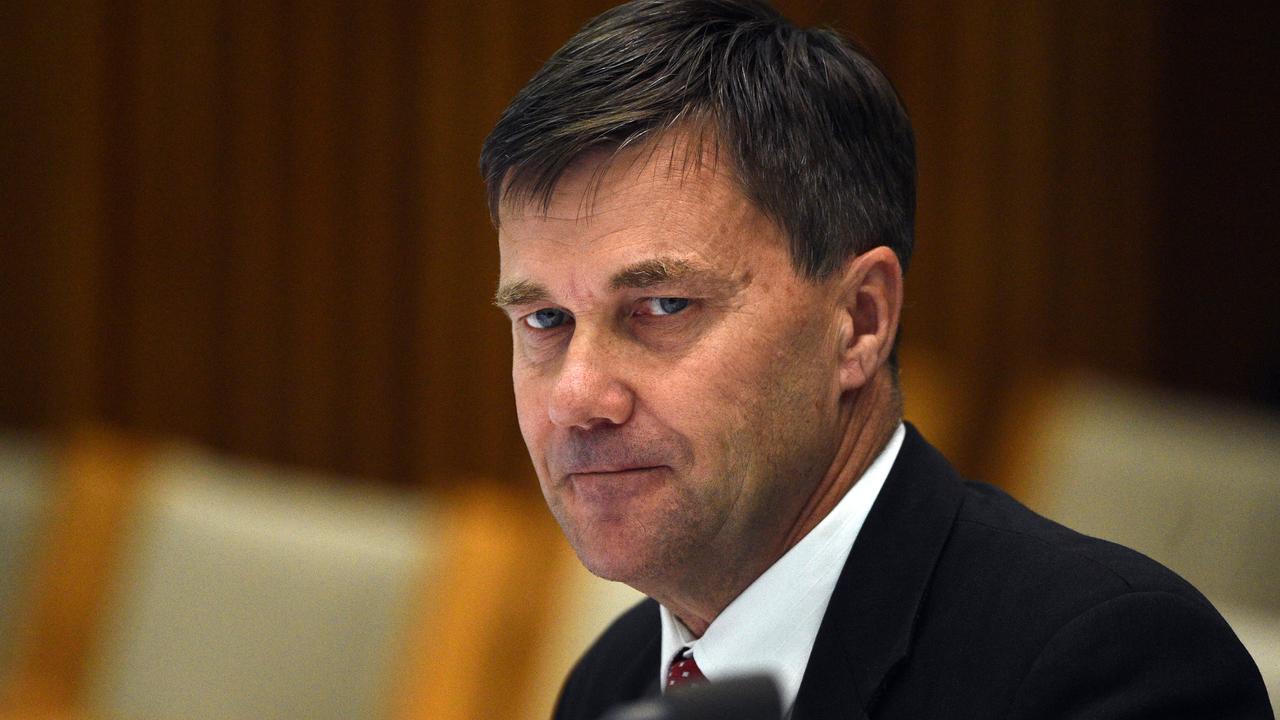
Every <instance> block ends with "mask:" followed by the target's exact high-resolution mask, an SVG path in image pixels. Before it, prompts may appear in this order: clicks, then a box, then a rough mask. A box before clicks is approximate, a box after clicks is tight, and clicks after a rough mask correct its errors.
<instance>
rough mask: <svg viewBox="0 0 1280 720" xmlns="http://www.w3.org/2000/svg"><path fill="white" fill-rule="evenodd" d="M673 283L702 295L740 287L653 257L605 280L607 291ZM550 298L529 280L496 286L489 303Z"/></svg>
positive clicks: (682, 262) (684, 262) (509, 303)
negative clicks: (692, 286)
mask: <svg viewBox="0 0 1280 720" xmlns="http://www.w3.org/2000/svg"><path fill="white" fill-rule="evenodd" d="M674 282H694V283H697V285H698V286H699V288H700V289H701V291H703V292H710V291H713V290H719V289H723V290H728V291H733V290H736V289H738V288H739V287H740V286H741V285H742V284H743V281H742V280H735V279H734V278H730V277H726V276H724V275H721V274H720V273H717V272H715V271H714V270H712V269H710V268H707V267H704V266H702V265H699V264H697V263H693V262H690V261H688V260H684V259H681V258H671V257H656V258H649V259H647V260H641V261H640V262H637V263H633V264H631V265H628V266H626V267H624V268H622V269H621V270H619V271H618V272H616V273H614V274H613V277H611V278H610V279H609V289H610V290H613V291H617V290H643V289H645V288H650V287H655V286H658V285H665V284H667V283H674ZM550 299H551V293H550V292H549V291H548V290H547V288H546V287H545V286H543V285H540V284H538V283H536V282H533V281H531V280H513V281H510V282H506V283H502V284H501V285H499V286H498V290H497V292H495V293H494V295H493V304H494V305H497V306H498V307H500V308H507V307H511V306H514V305H532V304H534V303H540V302H547V301H549V300H550Z"/></svg>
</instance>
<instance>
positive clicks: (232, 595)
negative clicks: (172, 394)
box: [84, 446, 440, 720]
mask: <svg viewBox="0 0 1280 720" xmlns="http://www.w3.org/2000/svg"><path fill="white" fill-rule="evenodd" d="M140 480H141V486H140V488H139V490H138V493H139V494H138V497H137V499H136V501H135V506H134V510H133V512H132V513H131V518H130V522H129V524H128V529H127V533H126V537H125V538H124V542H123V546H122V554H121V558H122V560H121V566H120V571H119V572H118V573H117V575H116V577H115V579H114V582H113V584H112V585H113V586H112V588H111V590H110V598H111V599H110V602H109V603H108V605H107V611H106V613H105V615H104V617H103V624H102V625H101V627H100V636H99V638H100V639H99V641H98V643H97V646H96V648H95V651H94V653H93V656H92V659H91V661H90V665H89V681H88V682H87V683H86V687H85V698H86V699H85V700H84V704H85V705H86V706H87V708H88V709H89V711H90V712H91V713H93V714H95V715H102V716H104V717H113V718H125V719H128V720H162V719H164V718H176V717H200V718H207V719H209V720H232V719H235V718H263V719H270V718H281V719H284V718H301V717H305V718H316V719H319V720H323V719H324V718H332V719H333V720H338V719H339V718H343V719H347V718H357V719H358V718H382V717H386V715H387V713H388V712H389V707H390V702H391V692H392V691H393V690H394V688H393V685H392V681H391V679H392V678H393V677H394V672H393V662H394V659H395V658H396V657H397V655H398V642H399V641H400V639H401V638H402V637H403V635H404V632H405V628H406V627H408V625H409V623H410V617H411V611H412V609H413V608H414V603H415V602H416V601H417V599H418V597H419V592H420V588H419V586H420V584H421V583H423V581H424V578H429V577H432V576H433V572H432V571H433V570H434V568H435V566H436V565H438V564H439V562H440V557H439V556H438V553H437V550H438V546H439V543H438V539H437V537H436V536H435V535H436V531H437V530H438V528H439V522H438V519H437V517H436V514H437V513H438V508H436V507H434V506H433V505H432V504H431V503H429V502H427V501H426V500H425V499H424V498H423V497H421V496H419V495H409V494H404V493H389V492H374V491H372V490H370V489H368V488H360V489H352V488H350V487H348V486H343V485H339V484H338V483H335V482H330V481H328V480H326V479H324V478H316V477H306V476H302V475H299V474H296V473H289V472H285V471H281V470H278V469H274V468H269V467H267V466H263V465H257V464H252V463H245V462H236V461H231V460H227V459H222V458H217V457H215V456H213V455H210V454H207V453H204V452H201V451H199V450H195V449H192V448H186V447H177V446H174V447H169V448H167V449H164V450H162V451H160V452H157V453H155V454H153V455H152V456H151V457H150V459H149V460H148V461H147V462H146V464H145V466H143V467H142V469H141V472H140Z"/></svg>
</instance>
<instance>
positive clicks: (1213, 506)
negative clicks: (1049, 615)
mask: <svg viewBox="0 0 1280 720" xmlns="http://www.w3.org/2000/svg"><path fill="white" fill-rule="evenodd" d="M1032 400H1033V402H1030V403H1028V406H1029V407H1036V408H1038V409H1037V410H1036V411H1034V412H1028V413H1023V414H1022V416H1021V417H1018V416H1017V414H1016V413H1015V417H1014V418H1013V424H1011V426H1010V429H1009V431H1008V432H1007V433H1006V435H1009V436H1011V438H1010V439H1012V440H1018V436H1021V437H1022V438H1025V440H1022V441H1020V444H1022V445H1023V447H1024V450H1023V451H1022V452H1019V453H1017V455H1018V456H1017V457H1011V458H1007V459H1006V460H1005V462H1004V463H1002V465H1003V466H1004V467H1006V468H1007V470H1006V473H1005V474H1006V475H1008V476H1009V477H1006V478H1005V479H1004V480H1005V483H1006V484H1007V485H1009V486H1012V487H1022V488H1025V490H1026V493H1025V495H1026V500H1027V501H1028V504H1029V505H1031V507H1033V508H1034V509H1036V510H1037V511H1038V512H1041V513H1042V514H1044V515H1047V516H1048V517H1050V518H1053V519H1055V520H1057V521H1059V522H1061V523H1063V524H1065V525H1067V526H1069V527H1072V528H1074V529H1076V530H1079V531H1081V532H1083V533H1086V534H1088V535H1093V536H1097V537H1101V538H1105V539H1108V540H1113V541H1115V542H1118V543H1120V544H1122V545H1126V546H1129V547H1132V548H1134V549H1136V550H1138V551H1139V552H1142V553H1144V554H1146V555H1148V556H1150V557H1152V558H1154V559H1156V560H1158V561H1160V562H1161V563H1163V564H1164V565H1166V566H1168V567H1170V568H1172V569H1173V570H1174V571H1176V572H1177V573H1179V574H1180V575H1182V576H1183V577H1185V578H1187V579H1188V580H1190V581H1191V582H1192V584H1194V585H1196V587H1198V588H1199V589H1200V590H1201V591H1202V592H1204V593H1205V595H1206V596H1208V597H1209V599H1210V600H1211V601H1213V603H1214V604H1215V605H1216V606H1217V607H1218V608H1219V610H1221V611H1222V613H1223V615H1224V616H1225V617H1226V618H1227V620H1228V622H1230V623H1231V625H1232V627H1233V629H1235V631H1236V634H1237V635H1238V636H1239V637H1240V639H1241V641H1242V642H1244V644H1245V646H1246V647H1247V648H1248V649H1249V651H1250V653H1251V654H1252V655H1253V657H1254V660H1255V661H1256V662H1257V663H1258V666H1259V668H1260V669H1261V670H1262V673H1263V676H1264V679H1265V681H1266V682H1267V687H1268V692H1269V693H1270V695H1271V698H1272V703H1273V704H1275V705H1276V710H1277V713H1280V418H1278V417H1275V416H1272V415H1267V414H1264V413H1262V412H1259V411H1257V410H1253V409H1246V408H1240V407H1234V406H1230V405H1226V404H1222V403H1220V402H1212V401H1209V400H1205V399H1198V398H1191V397H1186V396H1182V395H1178V394H1175V393H1171V392H1167V391H1161V390H1156V389H1152V388H1146V387H1141V386H1135V385H1130V384H1124V383H1120V382H1116V381H1109V380H1103V379H1100V378H1096V377H1082V376H1077V377H1074V378H1069V379H1067V380H1064V381H1063V382H1061V383H1058V384H1056V385H1055V386H1052V387H1050V388H1048V389H1047V390H1041V391H1040V395H1039V396H1038V397H1035V398H1032Z"/></svg>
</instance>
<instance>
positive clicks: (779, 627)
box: [658, 423, 906, 709]
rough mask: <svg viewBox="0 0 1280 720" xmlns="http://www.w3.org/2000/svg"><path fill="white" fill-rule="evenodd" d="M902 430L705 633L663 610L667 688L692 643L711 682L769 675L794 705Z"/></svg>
mask: <svg viewBox="0 0 1280 720" xmlns="http://www.w3.org/2000/svg"><path fill="white" fill-rule="evenodd" d="M905 435H906V432H905V429H904V426H903V425H902V424H901V423H900V424H899V425H898V428H897V430H895V431H894V433H893V436H892V437H891V438H890V439H889V442H888V443H887V444H886V445H885V447H884V449H883V450H881V451H880V454H879V455H878V456H877V457H876V459H875V460H874V461H873V462H872V463H871V465H870V466H869V467H868V468H867V470H866V472H864V473H863V474H862V477H861V478H859V479H858V481H857V482H856V483H854V484H853V487H851V488H850V489H849V491H848V492H846V493H845V495H844V497H843V498H841V499H840V502H839V503H837V504H836V506H835V508H833V509H832V510H831V512H830V513H828V514H827V516H826V517H825V518H823V519H822V520H821V521H820V522H819V523H818V524H817V526H815V527H814V528H813V530H811V531H809V534H807V535H805V536H804V537H803V538H801V539H800V542H798V543H796V545H795V546H794V547H792V548H791V549H790V550H788V551H787V553H786V554H785V555H783V556H782V557H781V558H779V559H778V561H777V562H775V563H774V564H773V565H772V566H771V567H769V569H768V570H765V571H764V573H763V574H761V575H760V577H758V578H756V580H755V582H753V583H751V585H749V586H748V587H747V589H746V590H744V591H742V594H741V595H739V596H738V597H737V598H735V599H734V600H733V602H731V603H729V606H728V607H726V608H725V609H724V611H723V612H721V613H720V615H719V616H717V617H716V619H715V620H713V621H712V622H711V625H709V626H708V627H707V631H706V632H705V633H703V634H702V637H701V638H694V637H693V633H691V632H690V631H689V629H688V628H687V627H685V625H684V623H682V622H680V620H679V619H678V618H677V617H676V616H675V615H674V614H673V613H671V611H669V610H667V608H666V607H662V608H661V610H660V616H661V618H662V656H661V658H660V660H659V662H660V667H659V669H658V673H659V675H658V677H659V683H660V684H661V685H662V686H664V687H665V685H666V676H667V666H668V665H669V664H670V662H671V659H672V658H673V657H674V656H675V655H676V653H678V652H682V651H683V650H684V649H686V648H691V650H692V654H693V658H694V660H695V661H696V662H697V663H698V668H699V669H700V670H701V671H702V674H703V675H705V676H706V677H707V679H708V680H711V681H715V680H717V679H723V678H727V677H732V676H735V675H742V674H747V673H766V674H768V675H771V676H773V678H774V679H775V680H776V681H777V682H778V687H779V690H780V692H781V695H782V706H783V708H785V709H789V708H790V707H791V705H792V704H793V703H794V702H795V699H796V694H797V693H798V692H799V690H800V681H801V680H802V679H803V677H804V671H805V667H806V666H807V665H808V662H809V654H810V652H811V651H812V650H813V643H814V641H815V640H816V638H817V636H818V627H819V626H820V625H821V623H822V616H823V615H824V614H825V613H826V610H827V604H828V603H829V602H830V600H831V593H832V591H833V590H834V589H835V585H836V580H837V579H839V577H840V571H841V569H842V568H843V567H844V564H845V561H846V560H847V559H848V557H849V551H850V549H852V547H853V541H854V540H855V539H856V538H857V537H858V531H859V530H861V529H862V523H863V521H864V520H866V517H867V513H869V512H870V511H871V506H872V504H873V503H875V500H876V496H877V495H879V494H880V488H881V487H882V486H883V485H884V481H885V478H886V477H887V476H888V474H889V469H890V468H891V467H892V466H893V462H894V460H895V459H896V458H897V456H898V450H899V449H900V448H901V447H902V440H903V438H904V437H905Z"/></svg>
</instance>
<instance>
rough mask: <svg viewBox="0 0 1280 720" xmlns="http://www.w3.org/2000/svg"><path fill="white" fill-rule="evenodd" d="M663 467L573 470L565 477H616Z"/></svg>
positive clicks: (617, 466)
mask: <svg viewBox="0 0 1280 720" xmlns="http://www.w3.org/2000/svg"><path fill="white" fill-rule="evenodd" d="M660 467H665V466H663V465H615V466H607V467H594V468H590V467H589V468H578V469H571V470H569V471H567V472H566V473H565V475H616V474H619V473H629V472H637V471H640V470H657V469H658V468H660Z"/></svg>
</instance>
